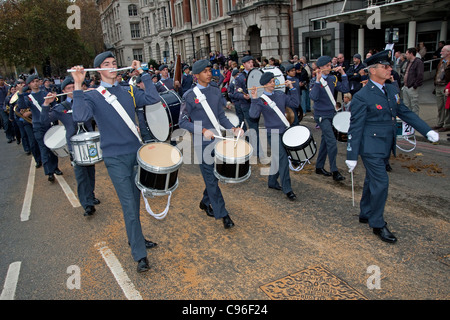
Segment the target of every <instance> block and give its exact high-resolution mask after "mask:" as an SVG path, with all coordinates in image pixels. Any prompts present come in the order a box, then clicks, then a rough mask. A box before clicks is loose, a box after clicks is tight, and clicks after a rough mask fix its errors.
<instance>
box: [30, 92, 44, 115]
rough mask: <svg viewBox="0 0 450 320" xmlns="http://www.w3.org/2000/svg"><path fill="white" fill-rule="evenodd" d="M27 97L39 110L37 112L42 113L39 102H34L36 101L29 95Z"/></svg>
mask: <svg viewBox="0 0 450 320" xmlns="http://www.w3.org/2000/svg"><path fill="white" fill-rule="evenodd" d="M28 97H29V98H30V100H31V102H33V104H34V106H35V107H36V108H37V109H38V110H39V112H42V108H41V106H40V105H39V102H37V101H36V99H35V98H34V97H33V95H32V94H31V93H30V94H29V95H28Z"/></svg>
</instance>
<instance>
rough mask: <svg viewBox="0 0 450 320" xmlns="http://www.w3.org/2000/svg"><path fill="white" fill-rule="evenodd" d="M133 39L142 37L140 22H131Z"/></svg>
mask: <svg viewBox="0 0 450 320" xmlns="http://www.w3.org/2000/svg"><path fill="white" fill-rule="evenodd" d="M130 30H131V39H136V38H140V37H141V30H140V28H139V22H138V23H136V22H134V23H130Z"/></svg>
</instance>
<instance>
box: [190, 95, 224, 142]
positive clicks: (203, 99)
mask: <svg viewBox="0 0 450 320" xmlns="http://www.w3.org/2000/svg"><path fill="white" fill-rule="evenodd" d="M194 93H195V95H196V97H197V99H198V101H199V102H200V103H201V104H202V107H203V110H205V112H206V115H207V116H208V118H209V120H210V121H211V123H212V124H213V126H214V128H215V129H216V131H217V134H218V135H220V136H221V137H222V132H221V130H220V125H219V122H218V121H217V119H216V117H215V116H214V113H213V111H212V110H211V107H210V106H209V104H208V101H206V96H205V95H204V94H203V93H202V92H201V91H200V89H199V88H198V87H195V88H194Z"/></svg>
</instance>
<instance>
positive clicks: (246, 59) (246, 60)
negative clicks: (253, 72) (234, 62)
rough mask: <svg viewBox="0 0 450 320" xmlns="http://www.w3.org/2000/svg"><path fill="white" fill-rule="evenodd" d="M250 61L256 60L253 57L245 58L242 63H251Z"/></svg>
mask: <svg viewBox="0 0 450 320" xmlns="http://www.w3.org/2000/svg"><path fill="white" fill-rule="evenodd" d="M250 60H255V58H253V57H252V56H245V57H243V58H242V63H245V62H249V61H250Z"/></svg>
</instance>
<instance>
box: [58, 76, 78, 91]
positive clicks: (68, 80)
mask: <svg viewBox="0 0 450 320" xmlns="http://www.w3.org/2000/svg"><path fill="white" fill-rule="evenodd" d="M73 83H75V82H74V81H73V78H72V77H70V76H68V77H66V78H65V79H64V81H63V82H62V83H61V90H64V88H65V87H66V86H67V85H69V84H73Z"/></svg>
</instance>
